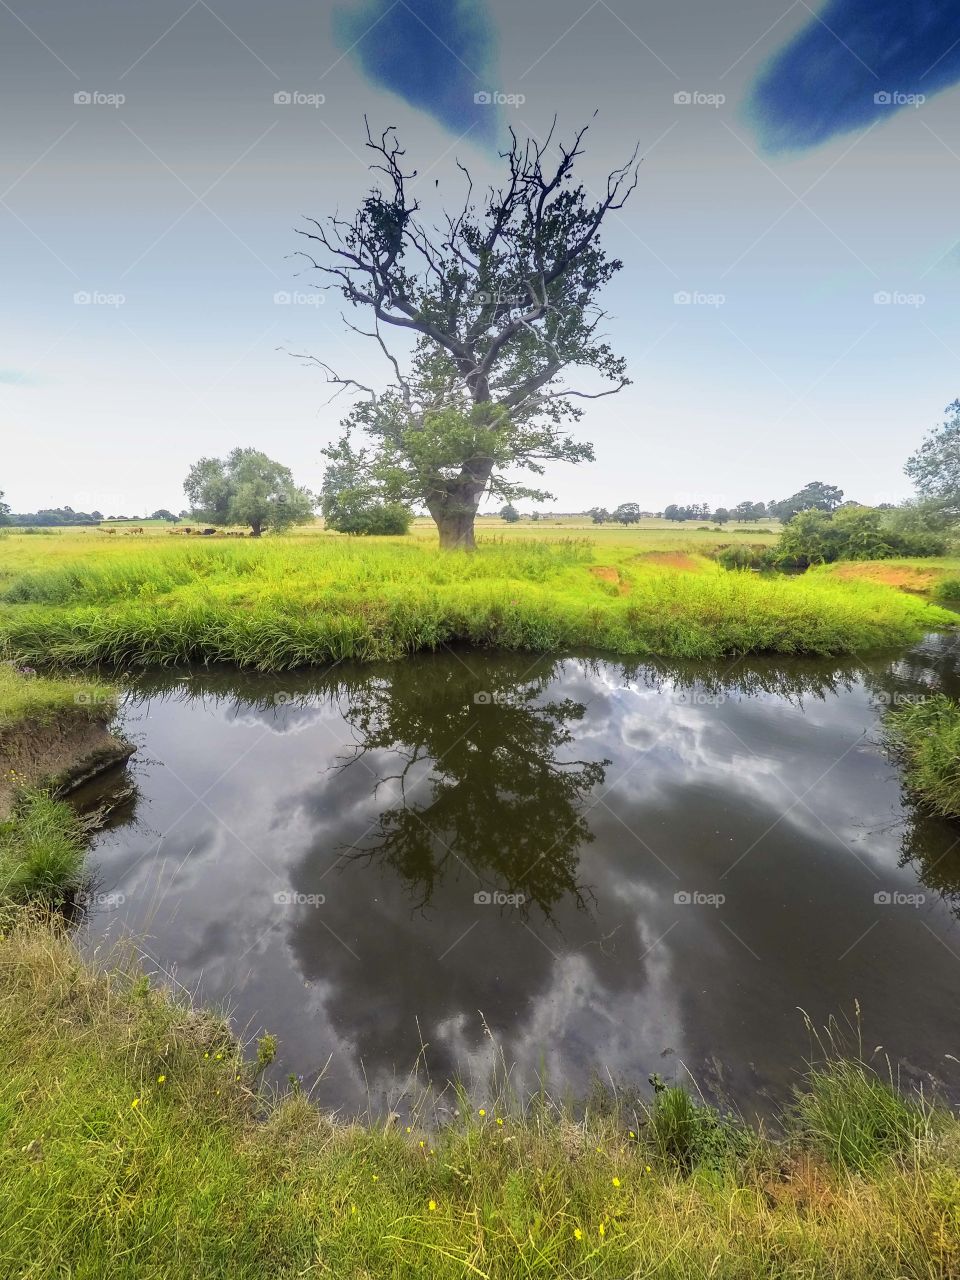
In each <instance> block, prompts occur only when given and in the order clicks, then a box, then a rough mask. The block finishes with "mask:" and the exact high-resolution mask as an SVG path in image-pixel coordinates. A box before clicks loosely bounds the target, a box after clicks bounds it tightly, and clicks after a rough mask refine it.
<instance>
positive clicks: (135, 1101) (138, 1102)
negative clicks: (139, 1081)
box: [130, 1098, 140, 1111]
mask: <svg viewBox="0 0 960 1280" xmlns="http://www.w3.org/2000/svg"><path fill="white" fill-rule="evenodd" d="M139 1105H140V1099H139V1098H134V1100H133V1101H132V1102H131V1103H130V1106H131V1107H132V1109H133V1110H134V1111H136V1109H137V1107H139Z"/></svg>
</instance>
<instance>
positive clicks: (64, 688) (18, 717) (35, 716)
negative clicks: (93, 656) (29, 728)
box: [0, 662, 114, 735]
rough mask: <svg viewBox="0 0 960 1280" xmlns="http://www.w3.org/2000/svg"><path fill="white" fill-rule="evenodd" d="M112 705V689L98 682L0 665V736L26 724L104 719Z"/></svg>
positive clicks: (13, 665)
mask: <svg viewBox="0 0 960 1280" xmlns="http://www.w3.org/2000/svg"><path fill="white" fill-rule="evenodd" d="M113 706H114V701H113V690H112V688H111V687H110V686H109V685H106V684H104V683H102V682H101V681H99V680H77V679H74V680H62V679H49V678H48V677H46V676H43V675H40V674H38V673H37V672H36V671H32V670H30V669H23V668H22V667H19V666H17V665H16V664H14V663H13V662H0V735H3V733H4V732H5V731H9V730H11V729H13V728H15V727H17V726H18V725H23V724H25V723H26V724H30V725H38V724H44V723H47V722H49V721H51V720H63V719H95V720H104V719H106V718H108V716H109V714H110V712H111V711H112V709H113Z"/></svg>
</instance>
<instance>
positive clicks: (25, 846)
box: [0, 790, 86, 906]
mask: <svg viewBox="0 0 960 1280" xmlns="http://www.w3.org/2000/svg"><path fill="white" fill-rule="evenodd" d="M85 855H86V837H85V834H84V831H83V828H82V826H81V823H80V821H79V819H78V818H77V816H76V814H75V813H74V811H73V810H72V809H71V808H70V806H69V805H67V804H64V803H63V801H61V800H55V799H54V798H53V797H52V796H50V795H48V794H47V793H46V792H45V791H35V790H27V791H23V792H21V793H20V794H19V796H18V797H17V803H16V806H15V808H14V812H13V814H12V815H11V816H10V817H9V818H8V819H7V820H6V821H5V822H0V903H4V904H10V903H17V904H23V903H28V902H41V903H43V904H45V905H47V906H56V905H60V904H62V903H63V902H65V901H66V900H67V899H68V898H69V897H70V895H71V894H72V893H73V892H75V891H76V890H77V889H79V888H80V885H81V884H82V882H83V863H84V857H85Z"/></svg>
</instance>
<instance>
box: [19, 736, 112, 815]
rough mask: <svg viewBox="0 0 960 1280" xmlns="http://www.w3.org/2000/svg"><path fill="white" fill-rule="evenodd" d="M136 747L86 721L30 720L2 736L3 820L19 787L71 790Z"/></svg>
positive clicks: (59, 791)
mask: <svg viewBox="0 0 960 1280" xmlns="http://www.w3.org/2000/svg"><path fill="white" fill-rule="evenodd" d="M135 749H136V748H135V747H134V746H133V745H132V743H129V742H126V741H125V740H124V739H123V738H118V737H116V736H115V735H114V734H112V733H110V731H109V730H108V729H107V727H106V725H104V724H102V723H98V722H96V721H91V720H86V719H73V718H70V719H60V720H56V719H55V720H46V721H44V722H42V723H37V722H33V721H27V722H24V723H22V724H18V725H16V726H15V727H13V728H11V729H8V730H6V731H5V732H3V733H2V734H0V818H3V817H6V816H7V814H8V813H9V812H10V806H11V803H12V801H13V796H14V793H15V792H16V791H17V789H18V788H20V787H25V786H26V787H33V786H40V785H43V786H46V787H50V788H51V790H53V791H55V792H57V793H58V794H61V795H63V794H66V793H67V792H69V791H72V790H73V789H74V788H75V787H79V786H81V785H82V784H83V783H85V782H87V781H89V780H90V779H91V778H95V777H96V776H97V775H98V774H100V773H103V772H104V771H105V770H107V769H110V768H112V767H113V766H114V765H117V764H121V763H122V762H123V761H125V760H128V759H129V758H130V756H132V755H133V753H134V751H135Z"/></svg>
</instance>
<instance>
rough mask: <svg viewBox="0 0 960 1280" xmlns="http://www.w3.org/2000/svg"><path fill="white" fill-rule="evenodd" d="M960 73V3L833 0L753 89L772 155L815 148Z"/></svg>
mask: <svg viewBox="0 0 960 1280" xmlns="http://www.w3.org/2000/svg"><path fill="white" fill-rule="evenodd" d="M958 78H960V0H829V2H828V3H827V4H826V6H825V7H824V8H823V9H822V10H821V11H820V12H819V14H817V15H816V16H814V17H812V18H811V19H810V22H809V23H808V24H807V26H806V27H804V29H803V30H802V31H801V32H800V33H799V34H798V35H797V36H796V38H795V39H794V40H792V41H791V42H790V44H788V45H787V46H786V48H784V49H782V50H781V51H780V53H778V54H777V55H776V56H775V57H774V59H773V61H772V62H771V63H769V64H768V66H767V67H766V68H765V70H764V71H763V73H762V75H761V76H760V78H759V80H758V81H757V84H756V85H755V87H754V90H753V95H752V101H751V104H750V105H751V111H752V114H753V115H754V117H755V119H756V121H757V127H758V131H759V133H760V137H761V140H762V142H763V144H764V146H765V147H766V148H767V149H768V150H771V151H780V150H785V149H789V148H802V147H813V146H817V145H818V144H819V143H821V142H826V141H827V140H828V139H829V138H832V137H835V136H836V135H837V134H842V133H848V132H849V131H850V130H852V129H859V128H863V127H865V126H867V125H870V124H873V122H874V121H875V120H884V119H888V118H889V117H891V116H892V115H893V114H894V112H896V111H898V110H913V109H918V110H922V109H923V107H922V105H921V106H919V107H918V106H917V104H916V95H923V96H924V97H926V98H930V97H931V96H932V95H933V94H934V93H936V92H938V91H939V90H940V89H944V88H946V87H947V86H948V85H950V84H953V83H954V81H956V80H957V79H958Z"/></svg>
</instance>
